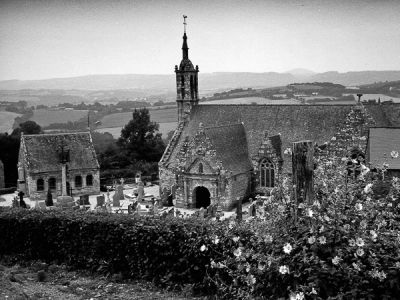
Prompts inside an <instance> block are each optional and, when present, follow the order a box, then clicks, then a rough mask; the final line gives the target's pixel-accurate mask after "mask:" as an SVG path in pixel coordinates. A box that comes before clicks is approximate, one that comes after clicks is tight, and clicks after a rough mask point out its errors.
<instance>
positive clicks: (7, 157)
mask: <svg viewBox="0 0 400 300" xmlns="http://www.w3.org/2000/svg"><path fill="white" fill-rule="evenodd" d="M21 132H23V133H25V134H37V133H40V132H41V128H40V126H39V125H38V124H36V123H35V122H33V121H27V122H24V123H21V124H20V125H19V127H18V128H16V129H14V130H13V132H12V134H11V135H9V134H8V133H0V145H1V146H0V160H1V161H2V162H3V164H4V175H5V181H6V182H5V183H6V187H13V186H16V185H17V179H18V173H17V172H18V170H17V164H18V153H19V144H20V137H21Z"/></svg>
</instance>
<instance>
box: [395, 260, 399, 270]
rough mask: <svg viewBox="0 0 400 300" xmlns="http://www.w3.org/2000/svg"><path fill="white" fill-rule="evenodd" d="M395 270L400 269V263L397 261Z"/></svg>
mask: <svg viewBox="0 0 400 300" xmlns="http://www.w3.org/2000/svg"><path fill="white" fill-rule="evenodd" d="M394 266H395V268H397V269H400V261H396V264H395V265H394Z"/></svg>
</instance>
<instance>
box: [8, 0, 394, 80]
mask: <svg viewBox="0 0 400 300" xmlns="http://www.w3.org/2000/svg"><path fill="white" fill-rule="evenodd" d="M183 14H185V15H187V16H188V18H187V24H188V25H187V35H188V44H189V48H190V49H189V57H190V59H191V60H192V62H193V64H195V65H196V64H197V65H199V68H200V72H205V73H210V72H286V71H288V70H292V69H296V68H306V69H309V70H312V71H315V72H326V71H339V72H347V71H362V70H400V0H373V1H372V0H275V1H273V0H260V1H258V0H241V1H239V0H197V1H196V0H194V1H189V0H186V1H184V0H170V1H167V0H163V1H161V0H131V1H128V0H113V1H111V0H0V80H9V79H21V80H26V79H44V78H58V77H73V76H82V75H91V74H173V71H174V65H176V64H179V62H180V60H181V57H182V53H181V46H182V34H183V24H182V23H183V18H182V15H183Z"/></svg>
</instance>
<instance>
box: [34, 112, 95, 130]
mask: <svg viewBox="0 0 400 300" xmlns="http://www.w3.org/2000/svg"><path fill="white" fill-rule="evenodd" d="M87 113H88V111H87V110H47V109H38V110H35V111H34V112H33V116H32V118H31V119H30V120H32V121H35V122H36V123H38V124H39V125H40V126H48V125H50V124H53V123H68V121H71V122H76V121H78V120H79V119H81V118H82V117H84V116H87Z"/></svg>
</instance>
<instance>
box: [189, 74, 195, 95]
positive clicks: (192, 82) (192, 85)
mask: <svg viewBox="0 0 400 300" xmlns="http://www.w3.org/2000/svg"><path fill="white" fill-rule="evenodd" d="M190 96H191V99H194V80H193V75H190Z"/></svg>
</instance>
